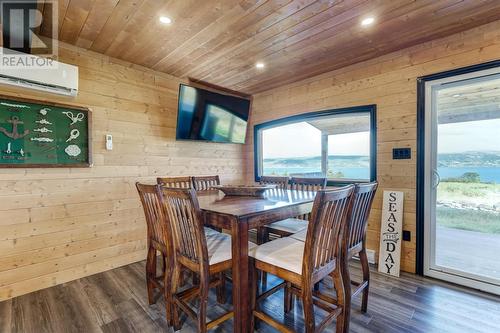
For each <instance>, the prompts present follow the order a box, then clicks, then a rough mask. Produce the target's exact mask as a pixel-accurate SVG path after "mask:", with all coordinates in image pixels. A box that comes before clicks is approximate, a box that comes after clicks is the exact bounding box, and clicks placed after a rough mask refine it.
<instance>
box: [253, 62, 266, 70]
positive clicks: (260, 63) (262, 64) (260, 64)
mask: <svg viewBox="0 0 500 333" xmlns="http://www.w3.org/2000/svg"><path fill="white" fill-rule="evenodd" d="M255 67H257V68H259V69H260V68H264V63H263V62H258V63H256V64H255Z"/></svg>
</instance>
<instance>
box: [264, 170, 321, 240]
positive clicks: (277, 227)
mask: <svg viewBox="0 0 500 333" xmlns="http://www.w3.org/2000/svg"><path fill="white" fill-rule="evenodd" d="M326 181H327V179H326V178H298V177H292V179H291V181H290V188H291V189H292V190H295V191H310V192H317V191H319V190H322V189H324V188H325V187H326ZM309 217H310V215H309V214H305V215H301V216H298V217H295V218H288V219H284V220H281V221H278V222H274V223H271V224H269V225H266V226H265V231H264V232H263V234H262V235H261V238H262V242H263V243H265V242H267V241H269V233H272V234H274V235H278V236H280V237H285V236H290V235H293V234H294V233H297V232H299V231H301V230H307V224H308V220H309Z"/></svg>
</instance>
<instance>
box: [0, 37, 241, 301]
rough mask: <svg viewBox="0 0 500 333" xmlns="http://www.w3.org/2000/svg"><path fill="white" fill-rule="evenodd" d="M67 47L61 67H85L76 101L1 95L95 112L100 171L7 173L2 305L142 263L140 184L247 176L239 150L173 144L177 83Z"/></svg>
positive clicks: (1, 174) (1, 221) (1, 189)
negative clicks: (108, 139)
mask: <svg viewBox="0 0 500 333" xmlns="http://www.w3.org/2000/svg"><path fill="white" fill-rule="evenodd" d="M60 47H61V49H60V51H59V56H60V60H61V61H63V62H66V63H70V64H74V65H77V66H78V67H79V71H80V82H79V84H80V91H79V94H78V97H76V98H74V99H71V98H65V97H57V96H56V95H48V94H38V93H34V92H32V91H30V90H20V89H13V88H8V87H6V86H0V93H2V94H6V95H12V96H22V97H29V98H35V99H41V100H45V101H59V102H63V103H69V104H74V105H81V106H86V107H90V108H91V109H92V111H93V137H94V141H93V143H92V144H93V157H94V166H93V167H92V168H85V169H69V168H58V169H0V300H4V299H7V298H11V297H14V296H17V295H21V294H25V293H28V292H31V291H34V290H38V289H42V288H46V287H50V286H52V285H55V284H60V283H64V282H66V281H70V280H73V279H77V278H80V277H83V276H87V275H91V274H94V273H97V272H100V271H104V270H108V269H111V268H113V267H118V266H121V265H125V264H129V263H132V262H135V261H138V260H142V259H143V258H145V239H146V238H145V237H146V234H145V222H144V217H143V212H142V208H141V206H140V201H139V198H138V195H137V193H136V189H135V182H136V181H141V182H154V181H155V178H156V177H157V176H166V175H169V176H175V175H207V174H219V175H220V176H221V178H222V181H223V182H240V181H241V179H242V178H243V177H244V172H243V156H242V154H243V147H242V146H241V145H231V144H213V143H212V144H209V143H199V142H198V143H193V142H176V141H175V125H176V114H177V94H178V87H179V83H180V80H179V79H178V78H175V77H172V76H169V75H166V74H163V73H159V72H154V71H152V70H148V69H144V68H141V67H138V66H133V65H131V64H129V63H125V62H121V61H118V60H114V59H111V58H108V57H106V56H103V55H99V54H97V53H93V52H89V51H83V50H81V49H78V48H75V47H73V46H68V45H65V44H63V43H60ZM106 133H110V134H112V135H113V141H114V147H113V150H112V151H107V150H105V140H104V137H105V134H106ZM0 148H1V149H4V148H3V147H0Z"/></svg>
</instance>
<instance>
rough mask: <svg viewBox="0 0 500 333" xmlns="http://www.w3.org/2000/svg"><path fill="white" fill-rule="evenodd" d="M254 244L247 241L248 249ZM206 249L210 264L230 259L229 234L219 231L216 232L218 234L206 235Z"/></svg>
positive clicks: (254, 245)
mask: <svg viewBox="0 0 500 333" xmlns="http://www.w3.org/2000/svg"><path fill="white" fill-rule="evenodd" d="M256 246H257V244H254V243H252V242H248V250H249V251H250V250H251V249H253V248H254V247H256ZM207 250H208V260H209V264H210V265H214V264H218V263H220V262H223V261H226V260H231V236H229V235H228V234H223V233H220V232H218V235H216V234H212V235H210V236H207Z"/></svg>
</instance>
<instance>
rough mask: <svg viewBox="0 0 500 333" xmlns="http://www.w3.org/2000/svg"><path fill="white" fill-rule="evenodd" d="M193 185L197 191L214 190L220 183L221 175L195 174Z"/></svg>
mask: <svg viewBox="0 0 500 333" xmlns="http://www.w3.org/2000/svg"><path fill="white" fill-rule="evenodd" d="M193 185H194V189H195V190H196V191H209V190H212V189H213V187H212V186H214V185H220V178H219V176H218V175H217V176H195V177H193Z"/></svg>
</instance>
